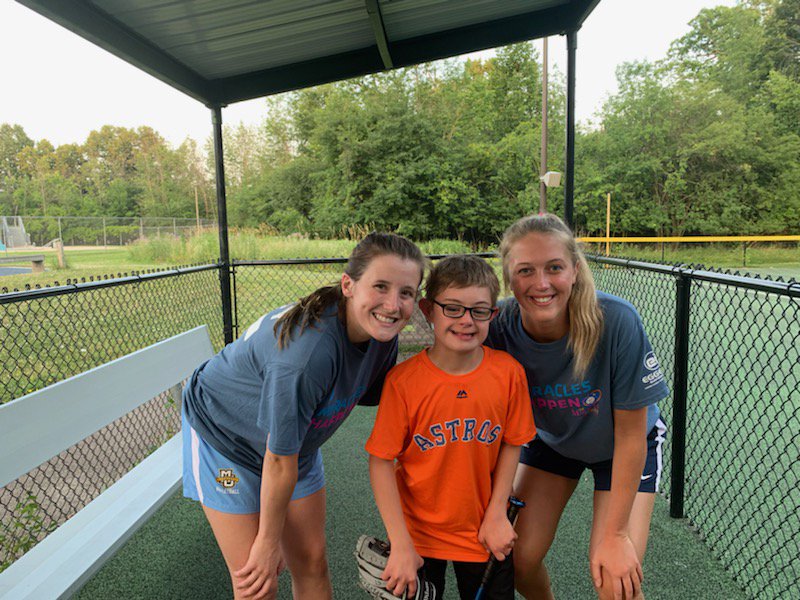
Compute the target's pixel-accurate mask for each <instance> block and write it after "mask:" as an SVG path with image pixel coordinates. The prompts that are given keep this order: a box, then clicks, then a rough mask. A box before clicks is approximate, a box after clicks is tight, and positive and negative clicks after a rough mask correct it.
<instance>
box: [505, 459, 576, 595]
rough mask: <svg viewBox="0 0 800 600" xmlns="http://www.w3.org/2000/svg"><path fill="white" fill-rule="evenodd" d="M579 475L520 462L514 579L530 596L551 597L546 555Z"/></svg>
mask: <svg viewBox="0 0 800 600" xmlns="http://www.w3.org/2000/svg"><path fill="white" fill-rule="evenodd" d="M577 485H578V480H577V479H570V478H568V477H562V476H560V475H554V474H553V473H548V472H547V471H542V470H541V469H537V468H535V467H529V466H527V465H524V464H520V465H519V467H517V476H516V479H515V481H514V494H515V495H516V496H517V497H518V498H520V499H521V500H524V501H525V504H526V506H525V508H523V509H522V510H521V511H519V518H518V519H517V533H518V534H519V539H517V541H516V543H515V544H514V554H513V555H514V581H515V585H516V588H517V591H518V592H519V593H520V594H522V595H523V596H524V597H525V598H527V599H528V600H534V599H535V600H552V598H553V592H552V591H551V589H550V576H549V575H548V573H547V568H546V567H545V566H544V557H545V556H546V555H547V551H548V550H549V549H550V546H551V545H552V543H553V538H554V537H555V535H556V529H557V528H558V521H559V519H560V518H561V513H562V512H564V507H565V506H566V505H567V501H568V500H569V498H570V496H572V492H574V491H575V488H576V487H577Z"/></svg>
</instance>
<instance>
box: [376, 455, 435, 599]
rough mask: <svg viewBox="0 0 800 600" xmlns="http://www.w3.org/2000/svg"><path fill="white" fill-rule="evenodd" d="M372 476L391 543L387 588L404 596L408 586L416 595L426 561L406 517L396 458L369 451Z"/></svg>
mask: <svg viewBox="0 0 800 600" xmlns="http://www.w3.org/2000/svg"><path fill="white" fill-rule="evenodd" d="M369 479H370V483H371V484H372V493H373V494H374V495H375V504H377V506H378V511H379V512H380V513H381V519H383V524H384V526H385V527H386V533H387V535H388V536H389V542H390V544H391V546H392V549H391V552H390V554H389V561H388V562H387V564H386V569H385V570H384V571H383V579H384V581H386V589H387V590H389V591H390V592H392V593H393V594H394V595H395V596H402V594H403V592H404V591H405V590H406V587H407V588H408V597H413V596H414V594H415V593H416V591H417V570H418V569H419V568H420V567H421V566H422V562H423V561H422V558H421V557H420V555H419V554H417V551H416V549H415V548H414V542H413V541H412V540H411V536H410V535H409V533H408V528H407V527H406V522H405V518H404V517H403V507H402V506H401V504H400V492H399V491H398V490H397V480H396V479H395V475H394V461H393V460H386V459H383V458H378V457H377V456H373V455H370V457H369Z"/></svg>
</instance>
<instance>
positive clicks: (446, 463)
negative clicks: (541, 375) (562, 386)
mask: <svg viewBox="0 0 800 600" xmlns="http://www.w3.org/2000/svg"><path fill="white" fill-rule="evenodd" d="M499 289H500V284H499V282H498V280H497V276H496V275H495V274H494V271H493V270H492V268H491V267H490V266H489V265H488V264H487V263H486V262H485V261H484V260H482V259H480V258H477V257H472V256H453V257H449V258H446V259H444V260H442V261H441V262H439V263H438V264H437V265H436V266H435V267H434V268H433V270H432V271H431V274H430V276H429V278H428V282H427V284H426V286H425V298H424V299H422V300H421V301H420V309H421V310H422V312H423V313H424V314H425V317H426V318H427V320H428V322H429V323H430V324H431V325H432V326H433V335H434V343H433V346H432V347H430V348H427V349H426V350H423V351H422V352H420V353H419V354H417V355H416V356H414V357H412V358H410V359H409V360H407V361H405V362H403V363H401V364H399V365H397V366H396V367H394V368H393V369H392V370H391V371H390V372H389V374H388V375H387V377H386V382H385V384H384V387H383V394H382V396H381V402H380V405H379V408H378V415H377V418H376V421H375V426H374V428H373V430H372V435H371V436H370V438H369V440H367V444H366V449H367V452H369V454H370V459H369V467H370V479H371V482H372V489H373V492H374V494H375V502H376V504H377V505H378V510H379V511H380V513H381V517H382V519H383V522H384V525H385V527H386V532H387V534H388V536H389V541H390V543H391V547H392V549H391V554H390V556H389V561H388V564H387V566H386V569H385V570H384V573H383V578H384V580H385V581H386V588H387V589H388V590H389V591H390V592H392V593H393V594H395V595H398V596H400V595H402V593H403V592H404V591H406V590H407V591H408V594H409V597H411V596H413V594H414V592H415V588H416V575H417V570H418V569H419V568H420V567H422V568H424V574H425V576H426V578H427V579H428V580H429V581H431V583H433V585H434V586H435V587H436V592H437V598H442V597H443V594H444V574H445V568H446V566H447V561H448V560H449V561H452V562H453V566H454V569H455V573H456V581H457V583H458V590H459V594H460V596H461V598H469V599H470V600H472V598H474V597H475V593H476V592H477V590H478V588H479V587H480V580H481V577H482V575H483V572H484V569H485V567H486V561H487V560H488V558H489V555H490V553H491V554H494V556H495V557H496V558H497V559H498V560H499V561H500V562H498V563H497V565H496V566H495V569H494V571H493V575H492V579H491V582H490V586H489V588H488V589H487V590H486V592H487V595H486V597H487V598H493V599H498V600H499V599H508V600H513V598H514V568H513V565H512V561H511V560H505V559H506V557H507V556H508V555H509V554H510V553H511V548H512V547H513V545H514V540H515V539H516V537H517V536H516V533H515V532H514V529H513V527H512V525H511V523H510V522H509V521H508V519H507V518H506V503H507V500H508V497H509V495H510V493H511V485H512V482H513V478H514V472H515V470H516V467H517V463H518V461H519V453H520V446H521V445H522V444H524V443H526V442H528V441H530V440H531V439H532V438H533V437H534V435H535V433H536V429H535V427H534V424H533V414H532V409H531V403H530V397H529V395H528V384H527V381H526V378H525V371H524V370H523V368H522V366H521V365H520V364H519V363H517V362H516V361H515V360H514V359H513V358H511V356H510V355H508V354H506V353H505V352H501V351H498V350H492V349H490V348H487V347H485V346H483V345H482V343H483V341H484V340H485V339H486V336H487V334H488V331H489V322H490V321H491V320H492V319H493V318H494V317H495V315H496V314H497V308H496V307H495V303H496V301H497V295H498V292H499Z"/></svg>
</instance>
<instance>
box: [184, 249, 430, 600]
mask: <svg viewBox="0 0 800 600" xmlns="http://www.w3.org/2000/svg"><path fill="white" fill-rule="evenodd" d="M424 267H425V258H424V256H423V255H422V253H421V252H420V250H419V249H418V248H417V247H416V246H415V245H414V244H413V243H411V242H409V241H408V240H406V239H405V238H403V237H401V236H398V235H394V234H388V233H373V234H370V235H368V236H367V237H366V238H364V239H363V240H362V241H361V242H360V243H359V244H358V245H357V246H356V248H355V249H354V250H353V252H352V254H351V255H350V258H349V261H348V264H347V267H346V268H345V272H344V274H343V275H342V278H341V282H340V283H339V284H338V285H335V286H329V287H323V288H320V289H318V290H316V291H315V292H313V293H312V294H310V295H309V296H307V297H305V298H302V299H300V300H299V301H298V302H297V303H296V304H294V305H291V306H289V307H283V308H280V309H277V310H275V311H272V312H271V313H268V314H266V315H264V316H263V317H261V318H260V319H258V321H256V322H255V323H254V324H253V325H251V326H250V328H249V329H248V330H247V331H246V332H245V333H244V335H242V336H241V337H240V338H239V339H238V340H236V341H235V342H233V343H232V344H230V345H229V346H227V347H226V348H224V349H223V350H222V351H221V352H220V353H219V354H217V355H216V356H215V357H213V358H212V359H210V360H209V361H208V362H206V363H205V364H203V365H201V366H200V367H199V368H198V369H197V370H196V371H195V373H194V374H193V375H192V377H191V380H190V382H189V385H188V386H187V387H186V390H185V391H184V398H183V431H184V434H183V437H184V473H183V489H184V495H185V496H187V497H189V498H193V499H195V500H198V501H199V502H200V503H201V504H202V506H203V510H204V512H205V514H206V517H207V518H208V521H209V523H210V524H211V528H212V530H213V532H214V536H215V537H216V539H217V543H218V544H219V547H220V550H221V551H222V555H223V557H224V558H225V562H226V564H227V566H228V570H229V571H230V576H231V581H232V585H233V593H234V597H235V598H274V597H275V596H276V594H277V585H278V582H277V577H278V574H279V573H280V571H281V570H282V568H283V566H284V561H285V563H286V566H288V569H289V571H290V574H291V577H292V589H293V593H294V596H295V597H299V598H330V597H331V595H332V590H331V583H330V577H329V574H328V565H327V559H326V553H325V476H324V471H323V465H322V456H321V453H320V450H319V448H320V446H321V445H322V444H323V443H324V442H325V441H326V440H327V439H328V438H329V437H330V436H331V435H332V434H333V433H334V431H336V429H337V428H338V427H339V426H340V425H341V424H342V422H343V421H344V419H345V418H346V417H347V416H348V415H349V414H350V411H351V410H352V409H353V407H354V406H355V405H356V404H377V401H378V399H379V398H380V393H381V387H382V385H383V380H384V377H385V375H386V372H387V371H388V370H389V369H390V368H391V367H392V366H393V365H394V363H395V361H396V358H397V335H398V333H399V332H400V331H401V330H402V329H403V327H404V326H405V325H406V323H407V322H408V320H409V318H410V316H411V313H412V311H413V309H414V303H415V300H416V296H417V290H418V288H419V285H420V283H421V280H422V275H423V271H424Z"/></svg>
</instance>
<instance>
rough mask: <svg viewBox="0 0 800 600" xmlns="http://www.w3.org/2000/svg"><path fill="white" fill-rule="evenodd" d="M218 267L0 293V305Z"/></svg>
mask: <svg viewBox="0 0 800 600" xmlns="http://www.w3.org/2000/svg"><path fill="white" fill-rule="evenodd" d="M219 268H220V264H219V263H214V264H208V265H198V266H194V267H177V268H174V269H167V270H164V271H158V272H156V273H141V274H136V275H129V276H127V277H116V278H114V279H103V280H99V281H85V282H81V283H70V284H68V285H58V286H52V287H43V288H37V289H34V290H22V291H18V292H8V293H6V294H0V305H2V304H11V303H13V302H24V301H26V300H34V299H39V298H49V297H52V296H62V295H64V294H72V293H75V292H81V291H88V290H94V289H100V288H108V287H114V286H118V285H128V284H132V283H140V282H142V281H150V280H153V279H162V278H164V277H174V276H176V275H185V274H186V273H197V272H199V271H208V270H211V269H219Z"/></svg>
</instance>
